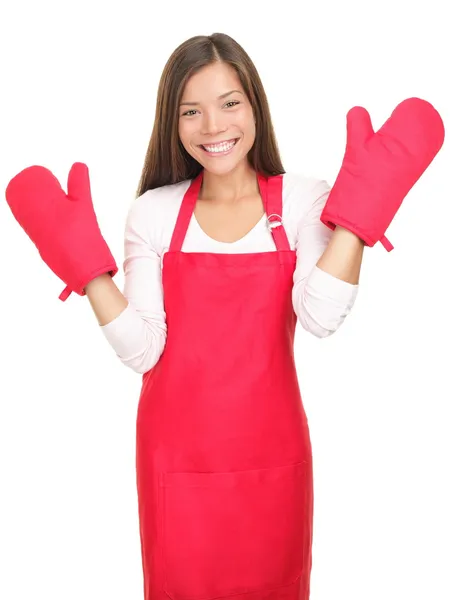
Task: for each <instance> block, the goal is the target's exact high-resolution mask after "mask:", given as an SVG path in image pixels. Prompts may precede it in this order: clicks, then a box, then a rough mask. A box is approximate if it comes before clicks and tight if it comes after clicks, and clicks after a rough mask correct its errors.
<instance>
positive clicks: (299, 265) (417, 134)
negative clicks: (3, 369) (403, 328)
mask: <svg viewBox="0 0 450 600" xmlns="http://www.w3.org/2000/svg"><path fill="white" fill-rule="evenodd" d="M383 127H384V129H383V131H382V133H381V135H379V134H378V133H377V134H375V133H374V132H373V130H372V128H371V124H370V118H369V116H368V114H367V113H366V112H364V110H363V109H361V108H359V109H357V110H353V111H352V112H351V114H350V115H349V117H348V136H349V137H348V140H349V143H348V144H347V147H346V153H345V156H344V161H343V165H342V168H341V171H340V173H339V175H338V178H337V180H336V182H335V184H334V185H333V188H332V190H331V191H330V187H329V185H328V183H327V182H326V181H324V180H320V179H315V178H313V177H307V176H306V175H302V174H300V173H297V172H286V171H285V170H284V169H283V165H282V162H281V159H280V156H279V152H278V148H277V143H276V138H275V134H274V131H273V127H272V120H271V115H270V111H269V106H268V102H267V99H266V95H265V92H264V88H263V86H262V83H261V81H260V78H259V76H258V72H257V70H256V68H255V66H254V65H253V63H252V61H251V60H250V58H249V56H248V54H247V53H246V52H245V51H244V50H243V48H242V47H241V46H239V44H238V43H237V42H236V41H235V40H233V39H232V38H231V37H229V36H227V35H225V34H218V33H217V34H213V35H210V36H196V37H194V38H191V39H189V40H187V41H186V42H184V43H182V44H181V45H180V46H179V47H178V48H177V49H175V51H174V52H173V54H172V56H171V57H169V60H168V62H167V64H166V66H165V68H164V71H163V73H162V76H161V81H160V85H159V89H158V97H157V107H156V115H155V122H154V128H153V132H152V135H151V138H150V141H149V145H148V149H147V154H146V157H145V162H144V167H143V170H142V175H141V179H140V182H139V189H138V193H137V198H136V199H135V201H134V202H133V203H132V206H131V208H130V210H129V214H128V217H127V222H126V231H125V261H124V272H125V287H124V292H123V293H122V292H121V291H120V290H119V289H118V288H117V286H116V285H115V282H114V279H113V277H114V275H115V274H116V273H117V266H116V264H115V261H114V258H113V257H112V255H111V252H110V250H109V247H108V245H107V244H106V242H105V240H104V239H103V237H102V235H101V232H100V229H99V226H98V223H97V219H96V215H95V212H94V208H93V203H92V198H91V191H90V183H89V175H88V170H87V166H86V165H83V164H80V163H77V164H75V165H74V166H73V167H72V169H71V171H70V173H69V180H68V192H67V194H66V193H65V192H63V190H62V188H61V186H60V184H59V182H58V180H57V179H56V178H55V177H54V176H53V174H52V173H51V172H49V171H48V170H47V169H44V168H43V167H31V168H29V169H25V170H24V171H23V172H21V173H19V175H17V176H16V177H15V178H14V179H13V180H12V181H11V182H10V184H9V185H8V188H7V192H6V197H7V200H8V202H9V205H10V207H11V209H12V210H13V212H14V214H15V216H16V218H17V219H18V221H19V222H20V223H21V225H22V226H23V228H24V229H25V231H26V232H27V233H28V235H29V236H30V238H31V239H32V240H33V241H34V242H35V244H36V246H37V247H38V248H39V251H40V254H41V256H42V258H43V259H44V260H45V261H46V262H47V264H48V265H49V267H50V268H51V269H52V270H53V271H54V272H55V273H56V274H57V275H58V276H60V277H61V279H62V280H63V281H65V283H66V286H67V291H65V292H63V298H62V299H65V298H67V297H68V294H69V293H71V291H75V292H77V293H78V294H80V295H87V297H88V299H89V302H90V304H91V306H92V308H93V310H94V312H95V314H96V316H97V319H98V323H99V325H100V327H101V330H102V331H103V333H104V335H105V337H106V339H107V340H108V342H109V343H110V344H111V347H112V348H113V349H114V350H115V352H116V354H117V356H118V357H119V359H120V360H121V361H122V362H123V364H125V365H127V366H128V367H130V368H131V369H133V370H134V371H136V372H137V373H140V374H142V376H143V377H142V387H141V393H140V398H139V406H138V414H137V426H136V469H137V490H138V500H139V524H140V539H141V549H142V565H143V574H144V595H145V600H165V599H167V598H172V599H173V600H212V599H218V598H221V599H222V600H232V599H234V600H237V598H238V597H239V599H240V600H308V599H309V596H310V573H311V566H312V537H313V536H312V531H313V498H314V494H313V461H312V448H311V442H310V435H309V427H308V419H307V417H306V414H305V410H304V406H303V400H302V397H301V394H300V386H299V382H298V378H297V370H296V364H295V360H294V337H295V331H296V325H297V321H298V322H299V323H300V324H301V325H302V326H303V328H304V329H305V330H306V331H308V332H309V333H311V334H313V335H315V336H316V337H320V338H325V337H328V336H330V335H332V334H333V333H334V332H335V331H337V330H338V328H339V327H340V326H341V325H342V323H343V322H344V320H345V319H346V317H347V315H348V314H349V313H350V311H351V309H352V307H353V304H354V302H355V298H356V295H357V292H358V281H359V279H358V278H359V271H360V267H361V261H362V254H363V248H364V245H369V246H373V245H374V243H376V242H377V241H382V242H383V237H384V231H385V230H386V227H387V225H388V224H389V222H390V220H391V219H392V218H393V216H394V214H395V212H396V210H397V209H398V207H399V205H400V203H401V201H402V199H403V197H404V196H405V194H406V193H407V192H408V190H409V189H410V188H411V186H412V185H413V184H414V182H415V181H417V179H418V177H420V175H421V173H422V172H423V171H424V170H425V169H426V167H427V165H428V164H429V163H430V161H431V160H432V159H433V157H434V155H435V154H436V152H437V151H438V149H439V148H440V145H441V144H442V141H443V126H442V121H441V120H440V117H439V115H438V114H437V113H436V111H435V110H434V109H433V107H431V105H429V104H427V103H425V102H424V101H421V100H418V99H410V100H408V101H405V102H404V103H402V104H401V105H400V106H399V107H397V109H396V110H395V111H394V113H393V115H392V117H391V119H389V120H388V122H387V123H386V124H385V126H383ZM383 135H384V137H383ZM55 224H56V225H55ZM384 243H385V244H386V241H385V240H384Z"/></svg>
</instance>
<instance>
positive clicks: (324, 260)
mask: <svg viewBox="0 0 450 600" xmlns="http://www.w3.org/2000/svg"><path fill="white" fill-rule="evenodd" d="M363 251H364V242H363V241H362V240H361V239H360V238H359V237H358V236H357V235H355V234H354V233H352V232H351V231H348V230H347V229H344V228H343V227H339V226H336V229H335V230H334V231H333V234H332V236H331V238H330V241H329V242H328V245H327V247H326V249H325V251H324V253H323V254H322V256H321V257H320V258H319V260H318V261H317V267H319V269H322V271H325V272H326V273H329V274H330V275H333V277H337V278H338V279H342V281H346V282H347V283H352V284H354V285H357V284H359V274H360V271H361V263H362V259H363Z"/></svg>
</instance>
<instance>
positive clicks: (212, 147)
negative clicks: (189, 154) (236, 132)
mask: <svg viewBox="0 0 450 600" xmlns="http://www.w3.org/2000/svg"><path fill="white" fill-rule="evenodd" d="M239 139H240V138H231V139H229V140H224V141H223V142H216V143H214V144H205V145H203V144H201V145H200V146H199V148H201V149H202V150H203V151H204V152H207V153H208V154H209V155H213V154H214V155H216V154H217V155H223V154H228V153H229V152H231V150H233V148H234V147H235V146H236V144H237V143H238V141H239Z"/></svg>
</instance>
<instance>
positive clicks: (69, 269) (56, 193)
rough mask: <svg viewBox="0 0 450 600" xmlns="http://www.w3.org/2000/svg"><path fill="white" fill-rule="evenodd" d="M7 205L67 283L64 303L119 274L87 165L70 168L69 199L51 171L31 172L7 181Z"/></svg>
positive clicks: (33, 169) (35, 168) (35, 169)
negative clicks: (102, 229) (94, 283)
mask: <svg viewBox="0 0 450 600" xmlns="http://www.w3.org/2000/svg"><path fill="white" fill-rule="evenodd" d="M6 200H7V202H8V205H9V207H10V209H11V211H12V213H13V215H14V217H15V218H16V220H17V222H18V223H19V225H20V226H21V227H22V228H23V229H24V231H25V232H26V233H27V235H28V236H29V238H30V239H31V241H32V242H33V243H34V244H35V246H36V247H37V249H38V251H39V254H40V256H41V258H42V259H43V260H44V261H45V263H46V264H47V265H48V267H49V268H50V269H51V270H52V271H53V272H54V273H55V274H56V275H57V276H58V277H59V278H60V279H61V280H62V281H63V282H64V283H65V284H66V287H65V289H64V290H63V291H62V292H61V294H60V296H59V298H60V300H62V301H65V300H66V299H67V298H68V297H69V296H70V294H71V293H72V292H76V293H77V294H79V295H80V296H84V295H85V291H84V288H85V287H86V285H87V284H88V283H89V282H90V281H91V280H92V279H94V278H95V277H97V276H99V275H102V274H103V273H109V274H110V275H111V277H114V275H115V274H116V273H117V271H118V268H117V265H116V262H115V260H114V258H113V256H112V254H111V251H110V249H109V247H108V245H107V244H106V242H105V240H104V239H103V236H102V234H101V232H100V228H99V225H98V222H97V217H96V214H95V211H94V207H93V204H92V197H91V188H90V181H89V171H88V168H87V166H86V165H85V164H83V163H74V164H73V165H72V168H71V169H70V172H69V177H68V182H67V194H66V193H65V192H64V190H63V189H62V187H61V185H60V183H59V181H58V180H57V178H56V177H55V176H54V175H53V174H52V173H51V171H49V170H48V169H46V168H45V167H41V166H31V167H28V168H26V169H24V170H23V171H21V172H20V173H18V174H17V175H16V176H15V177H14V178H13V179H12V180H11V181H10V182H9V184H8V186H7V188H6Z"/></svg>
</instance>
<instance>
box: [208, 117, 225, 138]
mask: <svg viewBox="0 0 450 600" xmlns="http://www.w3.org/2000/svg"><path fill="white" fill-rule="evenodd" d="M225 129H226V126H225V123H224V122H223V119H221V117H220V115H219V114H218V113H216V112H215V111H211V112H205V113H204V116H203V121H202V133H203V135H210V136H213V135H217V133H220V132H221V131H224V130H225Z"/></svg>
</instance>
